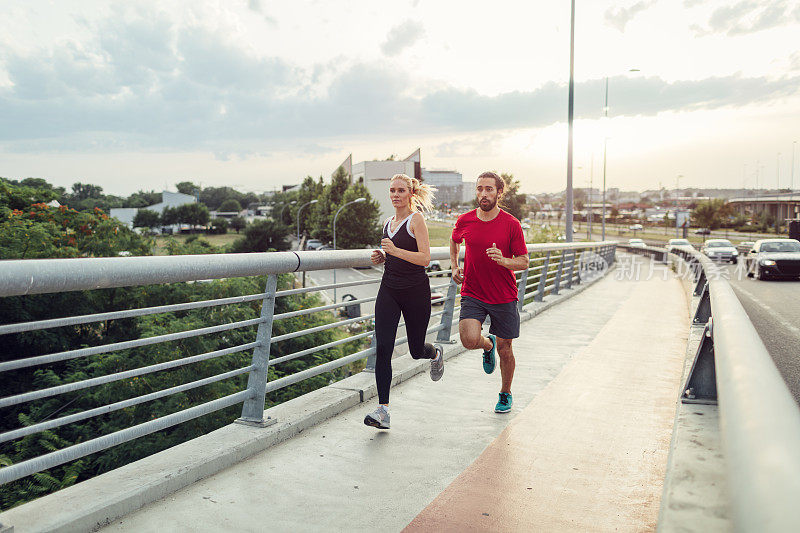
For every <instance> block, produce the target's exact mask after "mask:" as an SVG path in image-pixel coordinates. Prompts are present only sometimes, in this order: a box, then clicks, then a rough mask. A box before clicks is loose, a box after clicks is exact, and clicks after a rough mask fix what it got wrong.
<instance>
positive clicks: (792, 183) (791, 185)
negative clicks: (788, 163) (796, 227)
mask: <svg viewBox="0 0 800 533" xmlns="http://www.w3.org/2000/svg"><path fill="white" fill-rule="evenodd" d="M796 146H797V141H792V172H791V176H792V177H791V181H790V182H789V183H790V185H789V203H790V204H791V203H792V201H793V200H794V149H795V147H796ZM792 209H793V211H794V213H792V215H793V218H797V208H796V207H794V206H792Z"/></svg>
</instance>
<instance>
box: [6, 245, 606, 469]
mask: <svg viewBox="0 0 800 533" xmlns="http://www.w3.org/2000/svg"><path fill="white" fill-rule="evenodd" d="M615 244H616V243H614V242H613V241H609V242H599V243H569V244H531V245H528V251H529V253H530V254H531V259H530V261H529V265H528V268H527V269H525V270H522V271H519V272H517V273H516V275H517V284H518V286H519V306H520V308H522V306H523V305H524V304H526V303H529V302H532V301H541V300H542V299H543V298H544V297H545V296H546V295H548V294H557V293H558V292H559V291H560V290H561V289H562V288H569V287H571V286H572V285H573V284H577V283H580V282H581V279H582V277H583V276H584V275H586V274H591V271H592V270H596V269H599V268H602V267H603V265H608V264H610V263H613V261H614V253H615ZM370 253H371V252H370V251H369V250H340V251H323V252H303V251H301V252H273V253H258V254H219V255H196V256H169V257H150V256H148V257H127V258H96V259H95V258H93V259H46V260H23V261H4V262H0V297H11V296H22V295H34V294H48V293H50V294H52V293H62V292H67V291H79V290H91V289H107V288H114V287H133V286H139V285H153V284H165V283H177V282H197V281H201V280H213V279H220V278H232V277H253V276H264V275H266V276H267V278H266V287H265V289H264V291H263V292H259V293H255V294H244V295H238V296H232V297H225V298H216V299H210V300H202V301H188V302H183V303H176V304H169V305H159V306H153V307H141V308H135V309H125V310H115V311H109V312H102V313H95V314H88V315H78V316H67V317H59V318H54V319H47V320H34V321H28V322H19V323H11V324H3V325H0V340H1V339H2V337H3V336H4V335H23V334H40V333H39V332H42V331H44V330H48V329H51V328H86V327H91V325H97V324H101V325H102V324H107V323H108V322H109V321H113V320H119V319H126V318H135V317H142V316H147V315H156V314H162V313H175V312H183V311H189V310H196V309H204V308H205V309H213V308H218V307H221V306H229V305H238V304H246V303H252V302H261V309H260V313H259V315H258V317H257V318H251V319H246V320H238V321H233V322H228V323H223V324H213V325H207V326H204V327H200V328H195V329H190V330H186V331H180V332H172V333H166V334H162V335H155V336H149V337H144V338H138V339H130V340H126V341H123V342H116V343H110V344H99V345H96V346H88V347H87V346H84V347H65V348H67V349H64V350H62V351H59V352H54V353H49V354H44V355H38V356H34V357H19V356H18V354H9V355H10V356H9V355H6V356H5V357H3V359H1V360H0V377H2V376H3V373H4V372H10V371H21V370H24V369H33V368H41V367H43V366H46V365H59V364H62V365H63V364H65V362H68V361H72V360H75V359H78V358H84V357H93V356H100V355H103V354H108V353H111V352H115V351H119V350H127V349H132V348H141V347H146V346H154V345H157V344H161V343H167V342H173V341H178V340H185V339H193V338H197V337H200V336H204V335H211V334H221V333H224V332H231V331H233V330H236V329H241V328H252V327H257V331H256V332H255V336H254V338H253V340H252V342H245V343H242V344H238V345H234V346H229V347H226V348H224V349H219V350H214V351H210V352H206V353H200V354H198V355H193V356H189V357H183V358H178V359H173V360H169V361H166V362H162V363H158V364H153V365H148V366H143V367H138V368H133V369H128V370H124V371H120V372H116V373H111V374H106V375H101V376H96V377H91V378H88V379H83V380H80V381H75V382H72V383H65V384H60V385H56V386H52V387H45V388H40V389H37V390H33V391H27V392H22V393H20V394H15V395H12V396H6V397H3V398H0V408H12V407H15V406H21V405H23V404H26V403H29V402H34V401H37V400H42V399H45V398H52V397H55V396H58V395H62V394H66V393H70V392H75V391H80V390H84V389H88V388H91V387H96V386H99V385H103V384H109V383H114V382H121V383H125V384H127V383H131V382H132V380H135V379H136V378H137V377H138V376H142V375H145V374H151V373H154V372H161V371H164V370H169V369H176V368H179V367H184V366H185V365H190V364H194V363H199V362H201V361H209V360H217V359H219V358H222V357H224V356H227V355H231V354H234V353H240V352H244V351H249V350H253V355H252V359H251V361H250V364H248V365H246V366H242V367H240V368H235V369H233V370H229V371H227V372H223V373H218V374H214V375H211V376H207V377H204V378H203V379H198V380H194V381H189V382H186V383H181V384H179V385H176V386H173V387H169V388H166V389H163V390H157V391H153V392H150V393H148V394H144V395H139V396H133V397H130V398H127V399H124V400H122V401H117V402H113V403H109V404H103V405H98V406H95V407H93V408H91V409H88V410H84V411H80V412H76V413H72V414H69V415H66V416H61V417H59V418H54V419H49V420H48V419H45V420H41V421H36V422H34V423H31V424H30V425H26V426H24V427H20V428H17V429H12V430H9V431H4V432H3V433H0V444H3V443H10V442H12V441H16V440H17V439H22V438H25V437H29V436H31V435H35V434H37V433H41V432H44V431H49V430H53V429H55V428H58V427H61V426H64V425H66V424H75V423H79V422H81V421H85V420H87V419H90V418H93V417H97V416H100V415H103V414H107V413H111V412H115V411H119V410H122V409H127V408H130V407H133V406H136V405H141V404H144V403H146V402H152V401H155V400H162V399H165V398H168V397H170V396H173V395H176V394H179V393H183V392H187V391H191V390H194V389H197V388H199V387H203V386H205V385H209V384H211V383H217V382H220V381H223V380H228V379H231V378H235V377H237V376H244V375H245V374H247V375H248V381H247V386H246V388H245V389H244V390H241V391H239V392H236V393H234V394H229V395H227V396H223V397H221V398H216V399H214V400H213V401H208V402H205V403H201V404H199V405H195V406H192V407H189V408H187V409H182V410H178V411H177V412H174V413H171V414H168V415H165V416H162V417H159V418H155V419H152V420H148V421H146V422H143V423H138V424H135V425H132V426H130V427H126V428H125V429H122V430H119V431H116V432H113V433H110V434H107V435H102V436H89V438H88V440H85V441H83V442H79V443H77V444H74V445H71V446H68V447H65V448H62V449H58V450H54V451H51V452H50V453H46V454H43V455H40V456H37V457H33V458H30V459H27V460H24V461H22V462H19V463H16V464H12V465H10V466H5V467H2V468H0V484H3V483H8V482H11V481H14V480H18V479H20V478H23V477H25V476H29V475H31V474H34V473H36V472H41V471H43V470H47V469H49V468H53V467H55V466H58V465H62V464H64V463H67V462H70V461H73V460H75V459H78V458H81V457H84V456H86V455H89V454H92V453H96V452H99V451H102V450H106V449H108V448H111V447H113V446H116V445H118V444H121V443H124V442H127V441H130V440H132V439H136V438H138V437H141V436H144V435H148V434H150V433H153V432H156V431H160V430H163V429H166V428H170V427H173V426H176V425H179V424H182V423H185V422H187V421H190V420H192V419H195V418H198V417H201V416H203V415H206V414H208V413H212V412H215V411H218V410H221V409H225V408H228V407H231V406H234V405H237V404H242V413H241V417H240V418H239V419H238V420H237V422H240V423H245V424H249V425H255V426H266V425H269V424H270V423H272V422H274V420H270V419H265V418H264V407H265V398H266V394H267V393H268V392H271V391H276V390H279V389H281V388H283V387H286V386H289V385H292V384H295V383H298V382H300V381H303V380H306V379H309V378H311V377H314V376H318V375H320V374H324V373H327V372H330V371H332V370H335V369H337V368H340V367H343V366H345V365H348V364H351V363H354V362H356V361H361V360H364V359H366V360H367V362H366V367H367V369H370V367H373V368H374V356H375V342H374V338H373V340H372V345H371V346H369V347H368V348H365V349H357V350H356V351H354V352H353V353H350V354H347V355H344V356H342V357H340V358H338V359H335V360H332V361H328V362H325V363H323V364H319V365H317V366H314V367H311V368H306V369H305V370H302V371H299V372H295V373H294V374H289V375H286V376H284V377H281V378H279V379H275V380H273V381H269V380H268V370H269V369H270V368H271V367H273V366H275V365H280V364H282V363H285V362H288V361H292V360H296V359H298V358H300V357H305V356H309V355H312V354H316V353H318V352H320V351H322V350H327V349H329V348H332V347H335V346H341V345H345V344H347V343H352V342H353V341H358V340H362V342H364V343H366V339H367V338H368V337H372V336H373V331H372V330H369V331H365V332H362V333H358V334H349V335H345V336H344V338H341V339H338V340H334V341H332V342H328V343H325V344H323V345H319V346H312V347H310V348H308V349H304V350H300V351H297V352H295V353H290V354H286V355H283V356H281V357H278V358H272V359H271V358H270V349H271V347H272V346H273V345H274V344H276V343H279V342H281V341H285V340H288V339H292V338H298V337H301V336H305V335H310V334H314V333H318V332H320V331H326V330H330V329H335V328H342V327H344V326H349V325H352V324H357V323H368V321H370V320H372V319H373V318H374V316H375V315H374V314H367V315H362V316H357V317H354V318H350V319H347V320H340V321H335V320H333V321H331V323H328V324H324V325H318V326H314V327H310V328H306V329H301V330H297V331H290V332H286V333H283V334H281V335H277V336H273V326H274V324H275V322H278V321H280V320H284V319H288V318H293V317H299V316H307V315H310V314H314V313H322V312H330V311H333V310H336V309H339V308H342V307H349V306H354V305H356V304H361V303H366V302H371V301H374V300H375V299H376V298H375V296H371V297H367V298H361V299H355V300H353V299H351V300H349V301H345V302H334V303H333V304H329V305H320V306H316V307H310V308H301V309H296V310H292V311H288V312H283V313H278V314H276V313H275V302H276V299H278V298H287V297H292V296H295V297H296V296H298V295H302V294H306V293H310V292H318V291H324V290H328V289H333V288H342V287H352V286H356V285H369V284H372V285H377V284H378V283H379V282H380V278H378V277H376V278H374V279H365V280H364V281H358V282H347V283H338V284H331V285H323V286H315V287H307V288H288V289H285V290H278V288H277V286H278V277H277V276H278V275H279V274H286V273H294V272H305V271H314V270H327V269H332V268H346V267H358V266H369V265H370V264H371V263H370V259H369V256H370ZM462 256H463V250H462ZM431 259H438V260H442V259H449V249H448V248H444V247H442V248H434V249H432V250H431ZM448 273H450V271H438V272H431V273H429V276H440V275H443V274H445V275H446V274H448ZM445 287H446V288H447V295H446V296H444V297H442V298H439V299H438V300H434V301H432V303H437V302H443V303H444V305H443V309H441V310H440V311H438V312H434V313H432V315H431V317H432V318H436V317H440V318H438V319H437V320H438V323H436V322H437V321H436V320H434V321H433V322H434V323H433V324H432V325H430V327H429V328H428V330H427V331H428V333H437V340H438V341H440V342H445V341H448V340H449V339H450V336H451V330H452V325H453V323H455V322H457V315H456V314H455V313H456V311H458V310H459V307H458V306H456V305H455V304H456V299H457V294H458V286H457V284H456V283H455V282H454V281H453V280H452V279H450V280H448V281H447V282H446V283H444V284H441V285H433V286H432V287H431V289H432V290H435V289H442V288H445ZM376 292H377V287H376ZM454 317H455V318H454ZM402 325H403V324H402V323H401V326H402ZM406 342H407V339H406V338H405V337H403V338H399V339H397V341H396V343H395V344H396V345H400V344H403V343H406ZM15 356H16V357H15ZM57 368H58V367H57ZM64 407H66V405H64ZM16 409H19V407H16Z"/></svg>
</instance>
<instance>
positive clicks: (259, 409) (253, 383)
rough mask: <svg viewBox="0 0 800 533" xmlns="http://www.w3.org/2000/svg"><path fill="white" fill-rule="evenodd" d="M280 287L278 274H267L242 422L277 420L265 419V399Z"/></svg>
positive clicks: (257, 423)
mask: <svg viewBox="0 0 800 533" xmlns="http://www.w3.org/2000/svg"><path fill="white" fill-rule="evenodd" d="M277 289H278V276H277V275H276V274H270V275H269V276H267V287H266V288H265V289H264V294H265V298H264V301H263V303H262V304H261V318H262V319H263V320H264V321H263V322H262V323H261V324H259V325H258V332H257V333H256V342H258V346H256V347H255V348H254V349H253V367H254V368H253V370H251V371H250V376H249V377H248V378H247V390H248V391H249V392H250V398H248V399H247V400H245V401H244V404H243V405H242V416H241V417H240V418H238V419H237V420H236V422H238V423H240V424H247V425H250V426H259V427H266V426H269V425H271V424H274V423H275V422H276V420H275V419H274V418H271V417H268V418H267V419H264V401H265V399H266V396H267V370H268V369H269V349H270V343H271V341H272V318H273V316H274V315H275V292H276V291H277Z"/></svg>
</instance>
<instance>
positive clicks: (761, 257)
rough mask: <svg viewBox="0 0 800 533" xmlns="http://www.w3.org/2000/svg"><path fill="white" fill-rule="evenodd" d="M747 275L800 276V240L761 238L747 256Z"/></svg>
mask: <svg viewBox="0 0 800 533" xmlns="http://www.w3.org/2000/svg"><path fill="white" fill-rule="evenodd" d="M745 262H746V265H747V277H751V278H755V279H760V280H765V279H769V278H797V277H800V241H798V240H796V239H760V240H758V241H756V242H755V244H754V245H753V249H752V250H750V253H749V254H747V257H745Z"/></svg>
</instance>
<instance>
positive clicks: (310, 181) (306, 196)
mask: <svg viewBox="0 0 800 533" xmlns="http://www.w3.org/2000/svg"><path fill="white" fill-rule="evenodd" d="M324 189H325V184H324V183H323V182H322V176H320V177H319V180H318V181H315V180H314V178H312V177H311V176H306V178H305V179H304V180H303V183H301V184H300V191H299V192H298V193H297V203H296V204H295V205H293V206H292V220H297V210H298V209H299V208H300V206H302V205H304V204H305V203H307V202H310V201H311V200H320V199H321V198H323V196H322V195H323V191H324ZM313 209H314V205H311V206H306V208H305V209H304V210H303V212H302V213H301V217H300V233H301V234H308V233H310V232H311V228H313V225H312V214H313Z"/></svg>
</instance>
